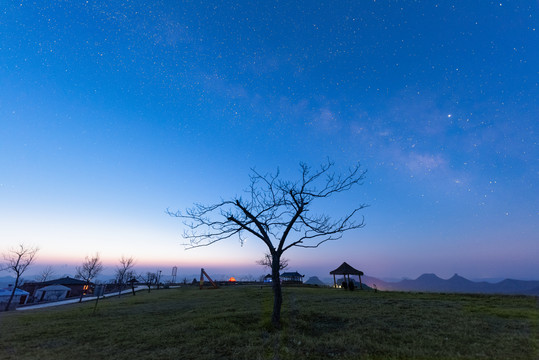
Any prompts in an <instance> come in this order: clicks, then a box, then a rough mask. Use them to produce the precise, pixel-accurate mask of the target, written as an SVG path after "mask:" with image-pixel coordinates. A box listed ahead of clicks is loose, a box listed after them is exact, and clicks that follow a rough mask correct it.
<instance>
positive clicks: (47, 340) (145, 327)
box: [0, 286, 539, 360]
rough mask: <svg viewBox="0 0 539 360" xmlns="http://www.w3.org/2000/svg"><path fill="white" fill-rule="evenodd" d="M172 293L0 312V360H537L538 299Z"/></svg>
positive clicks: (294, 291) (292, 291)
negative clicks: (279, 311)
mask: <svg viewBox="0 0 539 360" xmlns="http://www.w3.org/2000/svg"><path fill="white" fill-rule="evenodd" d="M271 305H272V294H271V289H270V288H269V287H262V288H261V287H259V286H252V287H248V286H234V287H229V288H222V289H219V290H198V289H196V288H190V287H186V288H180V289H165V290H159V291H152V292H151V293H146V292H142V293H138V294H137V295H136V296H132V295H130V296H123V297H122V298H112V299H105V300H100V301H99V303H98V306H97V311H96V312H95V314H94V303H93V302H89V303H83V304H76V305H66V306H62V307H57V308H49V309H42V310H28V311H16V312H9V313H0V358H1V359H4V360H6V359H56V360H58V359H77V358H86V359H161V360H162V359H212V360H213V359H250V360H253V359H328V358H335V359H412V358H420V359H537V358H539V309H538V301H537V299H536V298H534V297H525V296H494V295H462V294H421V293H415V294H414V293H397V292H377V293H374V292H367V291H354V292H346V291H342V290H336V289H327V288H307V287H294V288H285V289H284V308H283V320H284V321H283V322H284V326H283V330H282V331H273V330H272V329H271V327H270V325H269V317H270V313H271Z"/></svg>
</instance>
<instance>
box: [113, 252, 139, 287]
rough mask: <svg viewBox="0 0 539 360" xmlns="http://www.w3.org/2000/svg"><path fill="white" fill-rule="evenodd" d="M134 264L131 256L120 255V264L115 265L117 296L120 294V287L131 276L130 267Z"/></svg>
mask: <svg viewBox="0 0 539 360" xmlns="http://www.w3.org/2000/svg"><path fill="white" fill-rule="evenodd" d="M133 266H135V259H134V258H133V257H125V256H122V257H121V258H120V265H119V266H117V267H116V280H117V281H118V296H121V295H122V289H123V286H124V285H125V283H126V282H127V280H128V279H131V277H132V271H130V270H131V268H133Z"/></svg>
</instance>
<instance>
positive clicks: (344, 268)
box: [329, 262, 363, 289]
mask: <svg viewBox="0 0 539 360" xmlns="http://www.w3.org/2000/svg"><path fill="white" fill-rule="evenodd" d="M329 273H330V274H331V275H333V286H334V287H337V280H336V279H335V275H343V276H344V278H345V279H346V276H348V282H350V275H357V276H358V277H359V288H360V289H363V283H362V282H361V275H363V271H359V270H357V269H354V268H353V267H351V266H350V265H348V264H347V263H346V262H343V263H342V264H341V266H339V267H338V268H336V269H335V270H333V271H330V272H329Z"/></svg>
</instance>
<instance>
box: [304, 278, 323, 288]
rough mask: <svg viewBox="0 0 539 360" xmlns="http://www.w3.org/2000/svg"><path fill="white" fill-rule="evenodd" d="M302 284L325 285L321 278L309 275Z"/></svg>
mask: <svg viewBox="0 0 539 360" xmlns="http://www.w3.org/2000/svg"><path fill="white" fill-rule="evenodd" d="M304 284H307V285H318V286H326V284H324V282H323V281H322V280H320V279H319V278H318V276H311V277H310V278H309V280H307V281H305V282H304Z"/></svg>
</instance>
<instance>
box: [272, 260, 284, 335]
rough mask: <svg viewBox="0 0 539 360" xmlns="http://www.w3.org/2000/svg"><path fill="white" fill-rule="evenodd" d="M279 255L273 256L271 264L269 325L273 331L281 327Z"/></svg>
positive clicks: (281, 302)
mask: <svg viewBox="0 0 539 360" xmlns="http://www.w3.org/2000/svg"><path fill="white" fill-rule="evenodd" d="M280 262H281V255H280V254H274V255H273V260H272V264H271V283H272V288H273V313H272V314H271V323H272V324H273V327H274V328H275V329H279V328H280V327H281V305H282V304H283V292H282V290H281V277H280V274H279V270H280V269H279V268H280V266H279V265H280Z"/></svg>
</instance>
